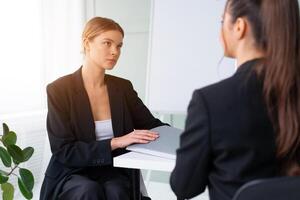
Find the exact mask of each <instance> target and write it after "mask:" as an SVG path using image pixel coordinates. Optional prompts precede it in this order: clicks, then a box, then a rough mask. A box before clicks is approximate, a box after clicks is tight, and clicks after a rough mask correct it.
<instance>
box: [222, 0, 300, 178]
mask: <svg viewBox="0 0 300 200" xmlns="http://www.w3.org/2000/svg"><path fill="white" fill-rule="evenodd" d="M227 11H228V12H229V14H230V15H231V17H232V20H233V22H234V21H236V20H237V19H238V18H240V17H245V18H246V19H247V20H248V22H249V24H250V26H251V29H252V33H253V37H254V39H255V42H256V46H257V48H259V49H261V50H263V51H264V52H265V58H264V61H263V68H262V69H258V68H257V69H256V70H257V73H258V74H260V75H262V76H263V77H264V82H263V91H264V97H265V101H266V104H267V107H268V111H269V114H270V118H271V120H272V122H273V127H274V130H275V131H276V134H277V138H276V139H277V157H278V159H279V161H280V163H281V170H282V173H283V174H285V175H300V38H299V37H300V18H299V6H298V0H228V1H227Z"/></svg>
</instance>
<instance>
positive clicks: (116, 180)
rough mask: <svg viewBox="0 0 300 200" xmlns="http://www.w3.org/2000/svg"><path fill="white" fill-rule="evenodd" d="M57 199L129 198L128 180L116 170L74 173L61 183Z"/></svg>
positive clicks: (115, 199)
mask: <svg viewBox="0 0 300 200" xmlns="http://www.w3.org/2000/svg"><path fill="white" fill-rule="evenodd" d="M98 170H99V169H98ZM100 171H102V170H100ZM59 199H60V200H64V199H74V200H77V199H78V200H79V199H80V200H96V199H97V200H102V199H103V200H121V199H122V200H129V199H130V181H129V179H128V178H127V177H126V176H124V175H123V174H122V173H119V172H118V171H117V170H109V171H107V170H105V172H104V171H102V173H93V170H90V171H88V173H83V174H74V175H71V176H70V177H68V179H67V181H66V182H65V184H64V185H63V187H62V190H61V193H60V195H59Z"/></svg>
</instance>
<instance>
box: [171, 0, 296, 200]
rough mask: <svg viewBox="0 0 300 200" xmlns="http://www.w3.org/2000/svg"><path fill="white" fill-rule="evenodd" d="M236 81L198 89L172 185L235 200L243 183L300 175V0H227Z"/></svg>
mask: <svg viewBox="0 0 300 200" xmlns="http://www.w3.org/2000/svg"><path fill="white" fill-rule="evenodd" d="M221 38H222V41H223V46H224V52H225V56H227V57H231V58H236V60H237V63H238V66H239V68H238V70H237V72H236V73H235V74H234V75H233V76H232V77H230V78H228V79H226V80H223V81H221V82H219V83H216V84H213V85H211V86H208V87H205V88H202V89H199V90H196V91H195V92H194V94H193V97H192V100H191V102H190V105H189V108H188V116H187V120H186V126H185V131H184V132H183V134H182V136H181V141H180V147H179V149H178V150H177V159H176V167H175V168H174V171H173V172H172V174H171V179H170V183H171V187H172V189H173V191H174V192H175V194H176V195H177V197H179V198H181V199H184V198H191V197H194V196H196V195H199V194H200V193H202V192H203V191H204V190H205V188H206V187H208V189H209V195H210V199H211V200H231V199H232V197H233V196H234V194H235V192H236V191H237V190H238V188H239V187H240V186H242V185H243V184H245V183H247V182H249V181H251V180H255V179H262V178H268V177H274V176H281V175H288V176H293V175H300V164H299V163H300V149H299V146H300V19H299V6H298V1H297V0H228V1H227V3H226V8H225V12H224V16H223V25H222V31H221Z"/></svg>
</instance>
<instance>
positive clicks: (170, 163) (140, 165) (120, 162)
mask: <svg viewBox="0 0 300 200" xmlns="http://www.w3.org/2000/svg"><path fill="white" fill-rule="evenodd" d="M114 166H115V167H125V168H133V169H146V170H158V171H165V172H171V171H172V170H173V168H174V167H175V160H173V159H167V158H161V157H157V156H152V155H147V154H142V153H136V152H129V153H126V154H123V155H120V156H117V157H114Z"/></svg>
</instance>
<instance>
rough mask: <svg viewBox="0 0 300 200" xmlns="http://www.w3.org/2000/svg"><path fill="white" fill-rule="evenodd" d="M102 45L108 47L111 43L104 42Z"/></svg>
mask: <svg viewBox="0 0 300 200" xmlns="http://www.w3.org/2000/svg"><path fill="white" fill-rule="evenodd" d="M103 44H104V45H106V46H110V44H111V43H110V42H104V43H103Z"/></svg>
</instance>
